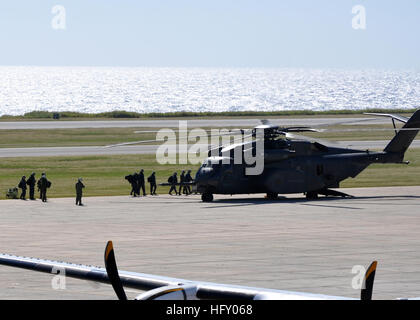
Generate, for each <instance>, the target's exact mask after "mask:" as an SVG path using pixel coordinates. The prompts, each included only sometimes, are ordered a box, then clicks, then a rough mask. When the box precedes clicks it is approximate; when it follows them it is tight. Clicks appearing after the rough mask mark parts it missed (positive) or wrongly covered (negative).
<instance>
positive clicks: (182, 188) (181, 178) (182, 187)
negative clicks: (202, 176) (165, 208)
mask: <svg viewBox="0 0 420 320" xmlns="http://www.w3.org/2000/svg"><path fill="white" fill-rule="evenodd" d="M184 182H185V170H182V172H181V175H180V176H179V191H178V195H181V191H182V193H184V192H185V185H184Z"/></svg>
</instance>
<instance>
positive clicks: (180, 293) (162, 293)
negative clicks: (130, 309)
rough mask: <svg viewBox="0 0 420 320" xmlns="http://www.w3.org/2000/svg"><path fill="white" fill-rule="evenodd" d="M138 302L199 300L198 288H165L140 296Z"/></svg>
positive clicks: (182, 286) (183, 286) (187, 286)
mask: <svg viewBox="0 0 420 320" xmlns="http://www.w3.org/2000/svg"><path fill="white" fill-rule="evenodd" d="M136 300H197V287H196V286H194V285H193V286H189V285H179V286H163V287H159V288H156V289H153V290H149V291H147V292H145V293H142V294H140V295H138V296H137V297H136Z"/></svg>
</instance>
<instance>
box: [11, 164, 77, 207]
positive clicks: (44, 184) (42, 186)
mask: <svg viewBox="0 0 420 320" xmlns="http://www.w3.org/2000/svg"><path fill="white" fill-rule="evenodd" d="M35 176H36V174H35V172H32V174H31V176H30V177H29V178H28V180H26V176H23V177H22V179H21V180H20V182H19V184H18V188H19V189H21V190H22V191H21V194H20V199H22V200H26V190H27V186H29V199H30V200H36V199H35V186H37V188H38V191H39V198H40V199H41V200H42V202H47V190H48V189H49V188H51V181H50V180H48V179H47V175H46V173H45V172H43V173H42V174H41V178H40V179H39V180H38V181H36V178H35ZM82 181H83V179H82V178H79V179H78V180H77V183H76V186H75V187H76V205H79V206H82V205H83V204H82V195H83V188H84V187H85V185H84V184H83V182H82Z"/></svg>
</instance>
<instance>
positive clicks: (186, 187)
mask: <svg viewBox="0 0 420 320" xmlns="http://www.w3.org/2000/svg"><path fill="white" fill-rule="evenodd" d="M35 176H36V174H35V172H32V174H31V176H30V177H29V178H28V179H27V180H26V176H23V177H22V179H21V180H20V182H19V185H18V188H20V189H21V190H22V192H21V194H20V199H22V200H26V190H27V187H29V199H30V200H36V199H35V186H37V187H38V191H39V197H40V199H41V200H42V202H47V190H48V189H49V188H51V181H49V180H48V179H47V175H46V173H45V172H43V173H42V174H41V178H40V179H39V180H38V181H37V180H36V178H35ZM125 179H126V180H127V181H128V182H129V183H130V184H131V192H130V195H132V196H133V197H139V196H140V193H143V196H146V195H147V194H146V187H145V178H144V170H143V169H141V170H140V172H138V173H137V172H134V173H133V174H130V175H127V176H125ZM147 182H148V183H149V184H150V194H151V195H152V196H154V195H157V193H156V189H157V184H156V172H154V171H153V172H152V174H151V175H150V176H149V177H148V178H147ZM192 182H193V178H192V176H191V170H188V171H185V170H182V172H181V175H180V177H179V183H178V174H177V173H176V172H174V173H173V174H172V175H171V176H170V177H169V178H168V183H169V185H170V189H169V194H170V195H172V192H174V191H175V195H181V193H182V194H185V195H189V194H191V193H192V190H191V183H192ZM177 186H179V189H178V190H177ZM75 187H76V205H79V206H82V205H83V204H82V195H83V189H84V188H85V185H84V184H83V179H82V178H79V179H78V180H77V183H76V185H75Z"/></svg>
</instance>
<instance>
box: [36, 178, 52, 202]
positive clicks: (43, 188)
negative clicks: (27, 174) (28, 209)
mask: <svg viewBox="0 0 420 320" xmlns="http://www.w3.org/2000/svg"><path fill="white" fill-rule="evenodd" d="M38 185H39V191H40V197H41V200H42V202H47V189H48V188H50V187H51V182H50V181H48V179H47V175H46V174H45V172H43V173H42V175H41V179H39V180H38Z"/></svg>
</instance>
